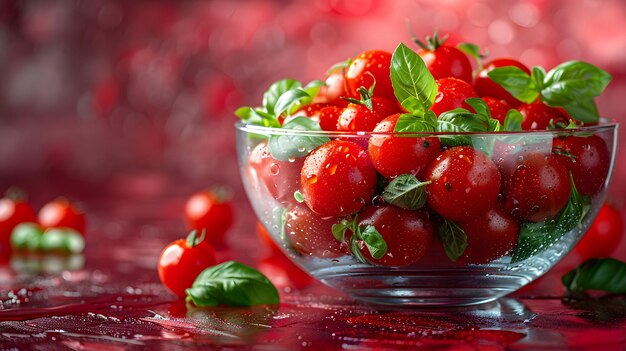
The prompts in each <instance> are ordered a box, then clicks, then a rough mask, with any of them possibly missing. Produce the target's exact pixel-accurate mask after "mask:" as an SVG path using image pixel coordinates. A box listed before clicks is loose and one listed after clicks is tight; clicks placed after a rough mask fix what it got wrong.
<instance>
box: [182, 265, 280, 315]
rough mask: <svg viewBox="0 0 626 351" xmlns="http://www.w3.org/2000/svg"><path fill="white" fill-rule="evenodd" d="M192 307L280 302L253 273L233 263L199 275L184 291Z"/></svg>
mask: <svg viewBox="0 0 626 351" xmlns="http://www.w3.org/2000/svg"><path fill="white" fill-rule="evenodd" d="M186 293H187V299H186V300H187V301H191V302H193V303H194V304H195V305H196V306H217V305H220V304H224V305H228V306H254V305H273V304H277V303H279V302H280V297H279V295H278V291H277V290H276V287H274V285H273V284H272V282H270V281H269V279H267V277H265V276H264V275H263V274H261V273H260V272H259V271H257V270H256V269H254V268H252V267H249V266H246V265H244V264H241V263H239V262H235V261H229V262H224V263H222V264H219V265H217V266H213V267H209V268H207V269H205V270H204V271H202V273H200V274H199V275H198V277H197V278H196V280H195V281H194V282H193V285H192V286H191V288H189V289H187V290H186Z"/></svg>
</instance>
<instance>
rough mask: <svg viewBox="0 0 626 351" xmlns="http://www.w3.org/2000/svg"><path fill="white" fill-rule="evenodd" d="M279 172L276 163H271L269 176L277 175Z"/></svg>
mask: <svg viewBox="0 0 626 351" xmlns="http://www.w3.org/2000/svg"><path fill="white" fill-rule="evenodd" d="M279 172H280V166H279V165H278V164H276V163H272V164H271V165H270V174H271V175H278V173H279Z"/></svg>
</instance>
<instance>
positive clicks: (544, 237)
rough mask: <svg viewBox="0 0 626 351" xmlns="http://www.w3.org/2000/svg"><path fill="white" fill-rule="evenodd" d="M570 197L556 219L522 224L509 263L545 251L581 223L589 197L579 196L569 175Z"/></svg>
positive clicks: (587, 207)
mask: <svg viewBox="0 0 626 351" xmlns="http://www.w3.org/2000/svg"><path fill="white" fill-rule="evenodd" d="M570 183H571V192H570V197H569V200H568V202H567V204H566V205H565V207H564V208H563V210H562V211H561V214H560V215H559V216H558V217H557V218H553V219H551V220H548V221H544V222H537V223H524V224H523V225H522V227H521V228H520V234H519V238H518V240H517V247H516V248H515V253H514V254H513V257H512V258H511V262H519V261H523V260H525V259H527V258H529V257H531V256H532V255H534V254H536V253H538V252H540V251H543V250H545V249H547V248H548V247H550V246H552V245H553V244H554V243H556V242H557V241H558V240H559V239H560V238H561V237H562V236H563V235H565V234H566V233H567V232H569V231H570V230H572V229H574V228H576V227H577V226H579V225H580V223H581V222H582V219H583V218H584V217H585V215H586V214H587V212H589V208H590V205H591V198H590V197H589V196H585V197H583V196H582V195H580V193H579V192H578V190H577V189H576V185H574V180H573V178H572V175H571V174H570Z"/></svg>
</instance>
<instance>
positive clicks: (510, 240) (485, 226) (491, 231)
mask: <svg viewBox="0 0 626 351" xmlns="http://www.w3.org/2000/svg"><path fill="white" fill-rule="evenodd" d="M459 226H460V227H461V229H463V231H464V232H465V234H466V235H467V248H466V249H465V252H463V256H462V259H463V260H464V261H466V262H467V263H487V262H491V261H493V260H496V259H498V258H500V257H502V256H504V255H506V254H507V253H509V252H511V251H512V250H513V248H514V247H515V244H516V243H517V237H518V236H519V230H520V226H519V223H518V222H517V221H516V220H515V219H514V218H513V217H511V216H510V215H509V214H508V213H507V212H506V211H503V210H502V209H500V208H496V207H494V208H492V209H490V210H488V211H487V212H485V213H484V214H481V215H480V216H478V217H475V218H473V219H471V220H469V221H466V222H460V223H459Z"/></svg>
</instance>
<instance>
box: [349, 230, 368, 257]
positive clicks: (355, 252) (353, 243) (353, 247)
mask: <svg viewBox="0 0 626 351" xmlns="http://www.w3.org/2000/svg"><path fill="white" fill-rule="evenodd" d="M358 232H359V231H358V230H357V233H358ZM357 237H358V235H356V234H354V235H352V236H351V237H350V243H349V244H348V247H349V248H350V253H351V254H352V256H354V258H356V259H357V261H359V262H361V263H368V262H367V260H366V259H365V256H363V253H362V252H361V248H360V247H359V243H358V242H357Z"/></svg>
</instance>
